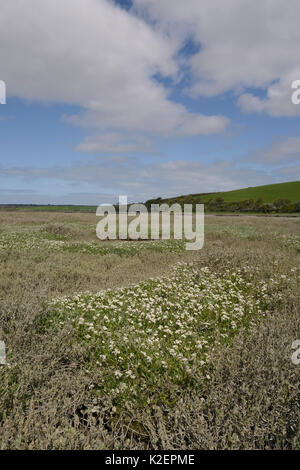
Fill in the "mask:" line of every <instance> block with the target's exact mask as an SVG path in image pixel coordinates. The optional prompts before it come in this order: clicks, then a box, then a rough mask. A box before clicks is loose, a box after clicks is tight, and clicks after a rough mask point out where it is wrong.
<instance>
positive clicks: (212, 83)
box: [134, 0, 300, 116]
mask: <svg viewBox="0 0 300 470" xmlns="http://www.w3.org/2000/svg"><path fill="white" fill-rule="evenodd" d="M134 4H135V7H136V8H137V11H139V12H140V13H141V12H145V11H146V12H147V14H148V15H149V16H150V18H151V19H152V20H153V19H154V20H156V21H157V22H158V28H159V29H160V30H161V31H169V33H170V35H171V37H172V38H174V36H175V37H178V38H181V39H182V38H183V37H188V36H190V35H192V36H193V38H194V40H195V41H196V42H197V43H199V44H200V45H201V48H200V51H199V52H198V53H196V54H195V55H193V56H192V57H191V58H190V60H189V65H190V67H191V72H192V75H193V79H194V82H193V84H192V86H191V87H190V88H189V89H188V92H189V93H190V94H192V95H193V96H196V95H205V96H215V95H218V94H221V93H224V92H227V91H234V92H235V93H237V94H240V93H242V92H243V90H244V89H245V88H247V87H253V88H255V87H257V88H262V89H266V90H267V98H266V99H263V100H262V99H260V98H259V97H256V96H255V95H254V96H253V95H250V94H246V95H244V96H242V97H241V98H240V100H239V105H240V107H241V108H242V109H243V110H245V111H247V112H266V113H268V114H270V115H274V116H279V115H283V116H293V115H299V114H300V106H295V105H292V104H291V82H292V81H293V80H297V79H300V67H299V44H300V28H299V16H300V2H299V1H298V0H289V1H288V2H287V1H285V0H260V1H259V2H258V1H257V2H255V1H253V0H226V2H224V0H201V2H200V1H199V0H189V1H188V2H176V5H175V4H174V1H173V0H160V1H159V2H158V1H157V0H134ZM275 81H276V83H275V84H274V82H275Z"/></svg>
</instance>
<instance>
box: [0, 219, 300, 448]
mask: <svg viewBox="0 0 300 470" xmlns="http://www.w3.org/2000/svg"><path fill="white" fill-rule="evenodd" d="M97 222H98V220H97V218H96V217H95V216H94V215H92V214H78V213H73V214H71V213H70V214H64V213H56V214H55V213H43V212H41V213H30V214H28V213H21V212H12V213H8V212H3V213H1V214H0V223H1V225H0V227H1V231H0V240H1V242H0V243H1V244H2V248H0V263H1V275H0V293H1V294H0V338H1V340H4V341H5V343H6V348H7V356H8V362H9V365H8V366H5V367H1V368H0V383H1V385H0V430H1V432H0V448H2V449H16V448H17V449H101V448H106V449H254V448H257V449H270V448H272V449H297V448H298V449H299V445H300V434H299V366H295V365H294V364H293V363H292V362H291V354H292V350H291V344H292V342H293V341H294V340H295V339H299V334H300V319H299V275H300V270H299V240H300V223H299V219H289V220H284V221H283V220H280V219H275V218H271V219H270V218H263V217H260V218H247V217H243V216H240V217H232V218H230V217H226V218H221V217H220V218H206V227H205V229H206V236H205V245H204V248H203V249H202V250H200V251H198V252H187V251H185V250H184V249H182V247H181V248H180V249H178V250H177V249H175V250H174V249H173V248H174V241H172V240H171V241H170V242H168V243H167V244H165V245H159V244H160V243H162V242H159V241H158V242H147V241H145V242H113V243H110V242H105V243H100V242H99V241H98V240H97V239H96V237H95V226H96V223H97ZM53 242H55V243H53ZM56 242H60V243H56ZM90 246H92V247H93V249H92V250H89V249H86V248H87V247H90ZM103 246H104V247H106V248H105V250H106V251H101V250H102V247H103ZM158 246H161V247H162V246H164V247H163V248H162V249H158V248H157V247H158ZM94 247H95V249H94ZM96 247H97V248H96ZM126 247H129V248H126ZM131 247H133V248H131ZM97 250H98V251H97Z"/></svg>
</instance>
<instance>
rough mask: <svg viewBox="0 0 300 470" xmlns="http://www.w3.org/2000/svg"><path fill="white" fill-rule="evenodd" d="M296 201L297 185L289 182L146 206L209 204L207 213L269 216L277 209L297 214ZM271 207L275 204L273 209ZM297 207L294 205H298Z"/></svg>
mask: <svg viewBox="0 0 300 470" xmlns="http://www.w3.org/2000/svg"><path fill="white" fill-rule="evenodd" d="M256 201H258V204H256ZM298 201H300V181H292V182H288V183H278V184H268V185H265V186H255V187H249V188H244V189H236V190H234V191H224V192H215V193H199V194H188V195H185V196H178V197H172V198H167V199H151V200H149V201H147V205H150V204H153V203H162V202H166V203H168V204H172V203H174V202H178V203H180V204H192V203H193V204H196V203H204V204H206V205H208V204H209V206H207V207H206V208H207V209H211V210H217V211H218V210H223V211H224V210H233V211H236V210H237V211H240V210H242V211H244V210H247V211H251V210H252V211H254V212H256V211H259V212H260V211H262V212H268V211H270V212H272V211H273V210H275V209H276V208H277V209H280V210H279V212H298V209H297V208H295V206H296V204H295V203H297V202H298ZM273 203H275V206H276V207H275V206H274V205H273ZM299 204H300V203H299V202H298V205H299ZM272 205H273V206H272ZM271 206H272V207H271ZM277 209H276V211H277ZM281 209H283V210H281Z"/></svg>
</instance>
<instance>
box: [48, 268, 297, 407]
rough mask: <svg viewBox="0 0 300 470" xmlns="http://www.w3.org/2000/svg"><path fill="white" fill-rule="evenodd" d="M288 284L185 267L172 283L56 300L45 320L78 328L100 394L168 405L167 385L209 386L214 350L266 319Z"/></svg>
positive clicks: (240, 272)
mask: <svg viewBox="0 0 300 470" xmlns="http://www.w3.org/2000/svg"><path fill="white" fill-rule="evenodd" d="M288 282H289V279H288V278H284V279H283V278H280V277H279V276H278V278H277V279H270V280H268V282H265V281H262V280H260V279H259V273H258V272H257V270H253V269H251V268H250V267H243V269H235V271H230V270H226V271H225V272H223V273H222V274H216V273H214V272H212V271H211V270H210V269H209V268H208V267H202V268H200V267H197V266H196V265H193V264H185V263H179V264H177V265H176V266H175V267H174V268H173V270H172V272H171V274H170V276H168V277H163V278H155V279H149V280H147V281H145V282H142V283H139V284H138V285H135V286H130V287H124V288H119V289H108V290H106V291H101V292H99V293H97V294H91V293H81V294H77V295H75V296H72V297H64V298H60V299H55V300H53V301H52V302H51V304H50V305H49V310H48V312H47V316H46V320H45V321H46V324H47V325H48V326H49V327H51V326H52V327H55V326H59V325H60V324H61V322H63V323H68V324H69V325H72V326H73V328H74V332H75V338H76V340H77V341H78V340H79V341H82V342H83V344H86V346H87V348H88V351H89V357H90V360H89V363H88V365H87V369H88V370H89V371H90V373H92V371H93V368H94V367H98V368H101V371H102V372H103V373H102V380H101V381H100V382H98V383H97V387H96V388H97V389H98V390H99V391H100V392H101V393H105V392H107V393H109V394H110V396H114V397H116V399H119V400H122V399H126V400H130V399H134V400H137V398H139V400H142V401H143V400H144V401H143V403H147V402H149V401H151V400H152V399H153V397H156V398H155V399H157V396H159V397H160V398H161V399H168V398H167V397H166V396H165V393H166V392H165V389H166V386H165V384H166V383H168V390H169V392H168V393H171V392H172V393H176V390H177V389H180V388H182V386H183V385H185V386H188V385H195V384H198V385H199V384H201V382H202V381H203V380H207V376H208V371H209V368H210V367H211V366H212V364H213V356H214V348H215V347H217V346H218V345H219V344H226V343H228V342H230V340H231V338H232V336H233V335H235V334H236V332H237V331H239V330H240V329H241V328H243V327H245V328H247V327H251V326H252V325H253V324H254V323H255V322H256V321H258V320H259V318H260V317H261V316H263V315H265V314H266V313H267V312H268V310H269V309H270V308H271V306H272V305H273V302H278V299H280V296H281V293H280V290H281V288H283V286H284V285H286V283H288ZM205 377H206V379H205Z"/></svg>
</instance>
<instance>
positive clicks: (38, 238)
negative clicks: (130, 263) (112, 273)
mask: <svg viewBox="0 0 300 470" xmlns="http://www.w3.org/2000/svg"><path fill="white" fill-rule="evenodd" d="M33 249H35V250H36V249H49V250H63V251H69V252H80V253H89V254H93V255H97V254H99V255H105V254H112V253H114V254H118V255H125V256H126V255H127V256H130V255H134V254H136V253H138V252H140V251H141V250H152V251H158V252H162V251H168V252H178V251H183V250H184V243H183V242H182V241H181V240H154V241H138V242H133V241H115V242H100V241H99V242H87V241H71V240H67V239H59V238H57V237H54V236H51V235H49V234H47V233H43V232H37V231H31V232H30V231H16V232H13V231H10V232H6V231H3V232H2V233H0V251H8V250H9V251H11V250H12V251H22V250H33Z"/></svg>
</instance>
